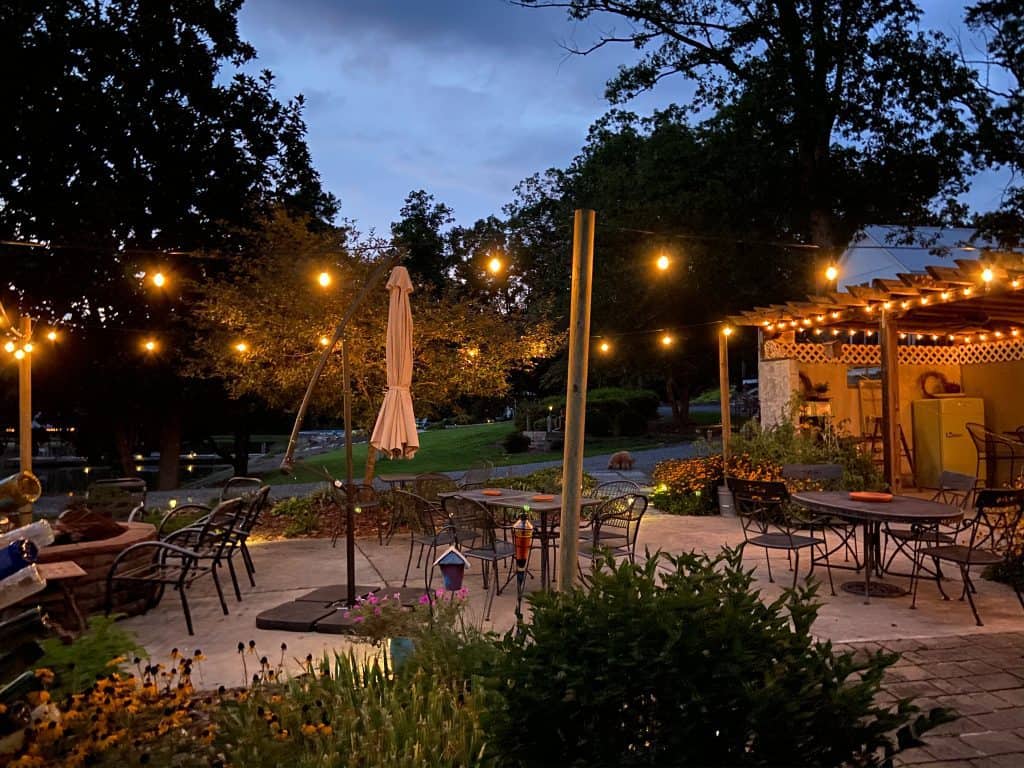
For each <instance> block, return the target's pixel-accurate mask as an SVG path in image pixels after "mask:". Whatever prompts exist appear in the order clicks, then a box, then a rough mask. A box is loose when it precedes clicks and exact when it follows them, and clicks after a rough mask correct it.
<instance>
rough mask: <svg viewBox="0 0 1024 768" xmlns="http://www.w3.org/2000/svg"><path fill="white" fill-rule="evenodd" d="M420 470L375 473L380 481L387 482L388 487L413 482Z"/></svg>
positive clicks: (403, 486) (401, 485)
mask: <svg viewBox="0 0 1024 768" xmlns="http://www.w3.org/2000/svg"><path fill="white" fill-rule="evenodd" d="M420 474H421V473H420V472H385V473H383V474H380V475H377V479H378V480H380V481H381V482H382V483H387V485H388V487H389V488H392V489H393V488H395V486H397V487H399V488H405V487H406V486H408V485H409V483H411V482H414V481H415V480H416V478H417V477H419V476H420Z"/></svg>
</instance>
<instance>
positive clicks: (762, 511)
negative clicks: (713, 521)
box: [727, 477, 835, 595]
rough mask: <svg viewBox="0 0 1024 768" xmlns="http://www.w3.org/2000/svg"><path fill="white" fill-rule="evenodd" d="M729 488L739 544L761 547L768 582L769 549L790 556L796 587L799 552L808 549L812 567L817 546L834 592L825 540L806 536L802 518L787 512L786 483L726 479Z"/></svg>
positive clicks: (787, 492) (771, 577)
mask: <svg viewBox="0 0 1024 768" xmlns="http://www.w3.org/2000/svg"><path fill="white" fill-rule="evenodd" d="M727 483H728V486H729V490H731V491H732V494H733V499H734V500H735V504H736V514H737V516H738V517H739V518H740V525H741V527H742V528H743V546H744V548H745V547H747V546H748V545H752V546H755V547H762V548H763V549H764V551H765V560H766V561H767V563H768V581H769V582H772V583H774V582H775V578H774V576H773V575H772V559H771V551H772V550H782V551H784V552H786V554H787V556H790V555H792V556H793V558H794V562H793V564H792V566H791V567H792V569H793V587H794V588H795V587H796V580H797V576H798V575H799V574H800V552H801V551H803V550H805V549H810V550H811V569H810V571H809V572H808V574H807V575H808V576H810V575H811V573H812V572H813V570H814V557H813V553H814V549H815V548H821V549H823V550H824V552H825V555H824V559H825V568H826V570H827V571H828V582H829V587H830V589H831V590H832V594H833V595H834V594H835V586H834V585H833V583H832V569H831V567H829V563H828V543H827V542H826V540H825V537H824V535H822V536H821V537H820V538H819V537H818V536H815V535H813V534H812V535H808V534H806V533H804V532H803V531H804V530H806V529H801V525H803V524H805V522H806V521H805V520H802V519H800V518H798V517H795V516H794V515H792V514H791V512H790V500H789V491H788V490H787V489H786V484H785V483H782V482H777V481H769V480H741V479H738V478H735V477H730V478H727Z"/></svg>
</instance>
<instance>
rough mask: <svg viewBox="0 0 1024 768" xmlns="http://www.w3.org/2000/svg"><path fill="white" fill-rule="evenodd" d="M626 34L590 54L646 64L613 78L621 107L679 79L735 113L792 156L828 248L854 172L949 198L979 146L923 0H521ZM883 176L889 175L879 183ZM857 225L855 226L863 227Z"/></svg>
mask: <svg viewBox="0 0 1024 768" xmlns="http://www.w3.org/2000/svg"><path fill="white" fill-rule="evenodd" d="M522 4H524V5H529V6H540V7H558V8H565V9H567V10H568V13H569V16H570V17H571V18H573V19H586V18H588V17H591V16H595V17H599V18H601V19H602V21H603V26H604V27H605V28H607V26H608V22H609V18H608V17H609V16H610V17H612V19H611V20H613V21H614V20H617V21H618V23H619V24H623V23H624V24H625V29H622V30H620V29H615V30H614V31H611V32H609V33H608V34H607V35H605V36H603V37H601V38H600V39H599V40H596V41H595V42H594V43H593V45H592V46H590V47H588V48H583V49H577V52H580V53H587V52H589V51H592V50H595V49H596V48H599V47H602V46H605V45H608V44H610V43H613V42H625V43H630V44H632V45H633V46H635V47H636V48H637V49H639V50H640V51H641V58H640V60H639V61H638V62H637V63H635V64H633V65H630V66H623V67H621V68H620V70H619V73H618V75H617V76H615V77H614V78H613V79H612V80H611V81H610V82H609V84H608V97H609V98H610V99H611V100H612V101H613V102H621V101H624V100H627V99H629V98H630V97H632V96H633V95H635V94H636V93H638V92H639V91H641V90H644V89H649V88H653V87H654V86H655V85H656V84H657V83H658V82H659V81H660V80H662V79H663V78H665V77H669V76H672V75H676V74H679V75H682V76H684V77H686V78H689V79H691V80H692V81H693V82H694V83H695V85H696V93H695V96H694V102H693V105H692V106H693V108H694V109H701V108H710V109H712V110H715V111H719V110H722V109H724V108H728V109H731V110H738V111H741V112H743V113H745V116H744V117H743V118H742V120H743V122H746V123H749V124H750V126H751V127H752V128H753V129H755V130H757V131H758V132H760V133H762V134H763V135H764V137H765V139H766V140H767V141H770V142H771V143H773V144H774V145H775V146H777V147H780V148H785V149H786V150H787V151H788V152H789V153H790V163H791V164H792V168H793V172H792V173H791V174H790V178H791V180H792V190H791V192H790V194H789V196H788V197H789V202H790V204H791V206H792V208H793V212H794V217H793V219H794V220H793V222H792V224H793V229H792V232H793V233H794V234H801V235H806V236H809V237H810V238H811V239H812V240H813V241H814V242H816V243H818V244H820V245H824V246H838V245H840V244H843V243H844V242H845V240H846V237H847V236H848V234H849V230H850V229H851V227H850V225H849V224H848V223H847V222H845V221H844V220H843V218H842V216H841V215H840V214H841V211H839V210H837V201H839V200H841V199H842V198H843V197H844V196H846V195H848V194H849V190H847V189H845V188H844V187H843V185H842V184H840V183H839V178H841V179H842V181H843V182H844V183H848V182H849V180H850V179H851V178H854V177H855V176H856V174H851V173H842V174H841V175H840V177H837V168H838V169H841V170H844V171H845V170H849V171H857V172H859V173H860V174H861V175H862V176H863V177H864V179H865V185H864V189H866V190H873V191H874V192H877V191H878V190H879V189H883V188H885V187H886V186H892V181H893V180H894V179H897V178H898V180H899V181H898V185H899V186H900V187H901V188H902V191H901V194H903V195H904V196H905V197H906V198H907V199H915V200H917V201H923V202H931V201H932V200H933V199H934V198H936V197H939V196H941V197H944V198H947V199H951V198H952V197H954V196H955V195H956V194H958V193H959V192H961V191H962V190H963V188H964V186H963V185H964V179H965V176H966V168H965V156H966V155H967V154H968V153H970V151H971V150H972V149H973V147H972V138H973V133H972V131H971V126H969V125H968V124H967V122H966V121H965V114H968V112H967V110H966V109H965V107H966V106H968V105H971V104H973V103H974V102H976V101H977V99H979V98H980V94H979V91H978V90H977V86H976V77H975V72H974V71H973V70H972V69H971V68H970V67H968V66H966V65H964V64H962V63H961V62H960V61H959V59H958V58H957V56H956V55H955V54H954V53H953V51H952V50H951V46H950V45H949V41H948V39H947V38H946V37H945V36H943V35H941V34H939V33H935V32H925V31H922V30H920V29H918V28H917V24H918V22H919V19H920V10H919V9H918V7H917V5H916V4H915V3H914V2H913V1H912V0H564V1H558V0H523V3H522ZM879 182H881V184H879ZM853 228H856V225H854V227H853Z"/></svg>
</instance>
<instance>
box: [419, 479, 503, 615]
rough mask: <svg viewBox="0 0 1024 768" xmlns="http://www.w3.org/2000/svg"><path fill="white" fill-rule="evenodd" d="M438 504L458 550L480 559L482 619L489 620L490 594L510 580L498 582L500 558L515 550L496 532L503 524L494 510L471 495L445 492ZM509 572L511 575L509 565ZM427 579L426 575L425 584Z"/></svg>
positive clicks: (428, 581) (496, 593) (492, 596)
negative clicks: (452, 528) (484, 594)
mask: <svg viewBox="0 0 1024 768" xmlns="http://www.w3.org/2000/svg"><path fill="white" fill-rule="evenodd" d="M442 507H443V510H444V513H445V516H446V517H447V519H448V521H449V522H450V523H451V524H452V525H454V526H455V536H456V538H457V539H458V544H459V549H460V550H461V551H462V554H463V555H465V556H466V557H467V558H468V557H471V558H473V559H475V560H479V561H480V570H481V574H482V577H483V585H484V591H485V592H487V601H486V603H485V607H484V621H489V620H490V618H491V606H492V605H493V604H494V598H495V597H497V596H498V595H500V594H501V590H502V589H504V588H505V585H506V584H508V582H509V581H511V578H509V579H506V580H505V583H504V584H502V583H501V580H500V579H499V578H498V564H499V563H501V562H502V561H503V560H509V561H511V558H512V556H513V555H514V554H515V551H514V549H513V547H512V543H511V542H509V541H508V540H507V539H506V538H505V537H504V536H500V537H499V536H498V532H499V531H501V530H502V529H503V528H504V527H505V526H501V525H498V523H497V521H496V520H495V517H494V513H493V512H492V511H491V510H490V509H489V508H488V507H486V506H484V505H483V504H481V503H480V502H478V501H475V500H474V499H467V498H465V497H462V496H448V497H446V498H445V499H444V501H443V504H442ZM431 567H433V564H431ZM509 572H510V575H511V568H510V569H509ZM430 581H431V579H430V578H429V577H428V578H427V584H428V587H429V584H430Z"/></svg>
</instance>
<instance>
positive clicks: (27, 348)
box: [22, 341, 35, 352]
mask: <svg viewBox="0 0 1024 768" xmlns="http://www.w3.org/2000/svg"><path fill="white" fill-rule="evenodd" d="M22 349H24V350H25V351H26V352H31V351H32V350H33V349H35V346H34V345H33V344H32V342H31V341H30V342H27V343H26V344H25V346H23V347H22Z"/></svg>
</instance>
